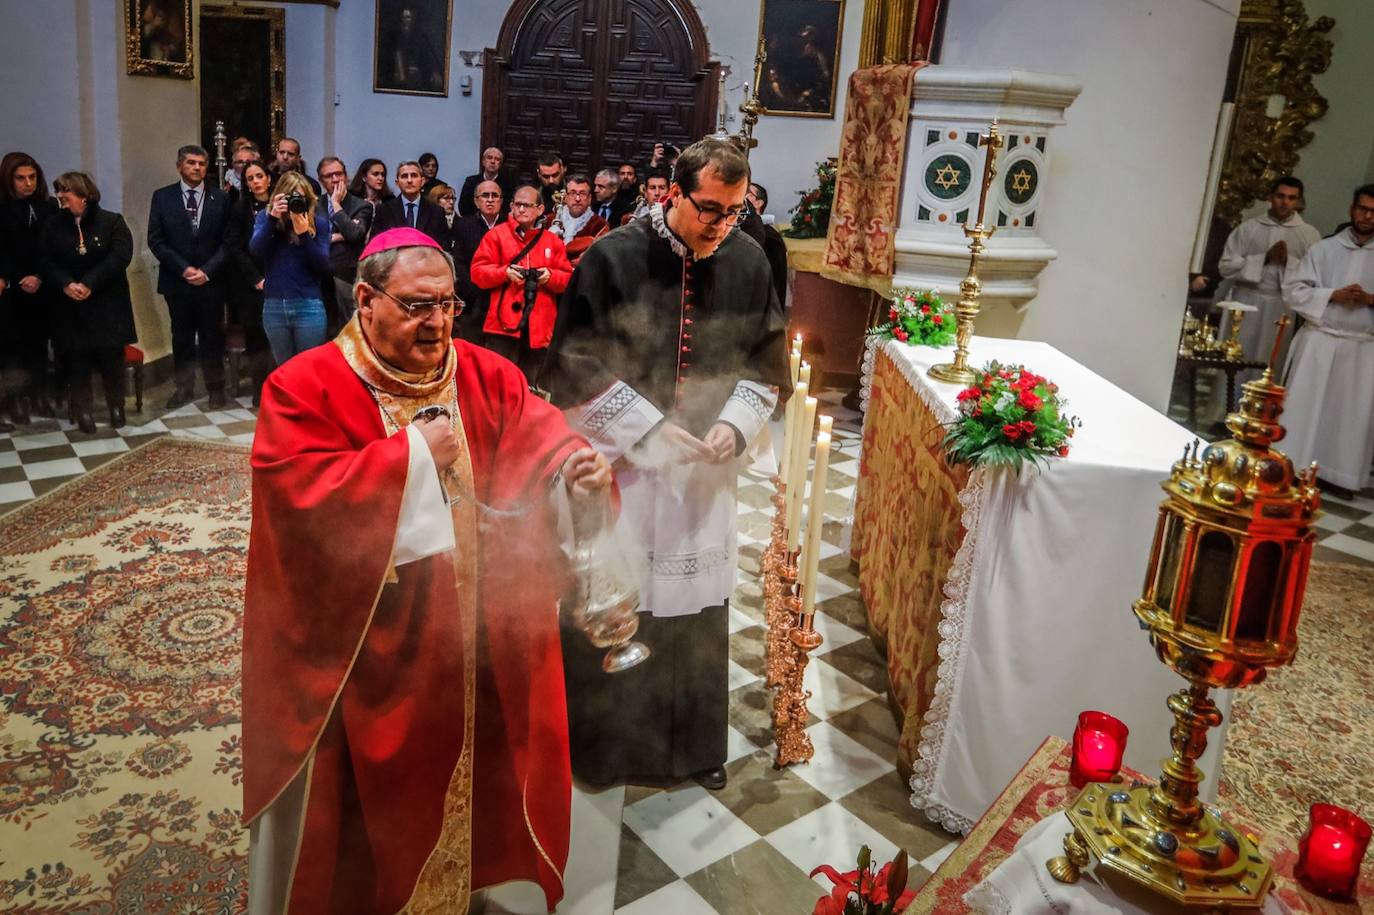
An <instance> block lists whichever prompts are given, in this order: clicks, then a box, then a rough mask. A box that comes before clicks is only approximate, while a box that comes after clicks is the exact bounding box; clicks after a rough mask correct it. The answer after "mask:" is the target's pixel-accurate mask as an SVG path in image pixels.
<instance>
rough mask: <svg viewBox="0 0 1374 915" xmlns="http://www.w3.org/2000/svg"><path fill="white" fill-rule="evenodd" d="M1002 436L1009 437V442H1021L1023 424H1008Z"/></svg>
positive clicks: (1004, 427)
mask: <svg viewBox="0 0 1374 915" xmlns="http://www.w3.org/2000/svg"><path fill="white" fill-rule="evenodd" d="M1002 434H1003V435H1005V436H1006V437H1007V440H1008V441H1012V442H1019V441H1021V424H1020V423H1007V424H1006V425H1005V426H1003V427H1002Z"/></svg>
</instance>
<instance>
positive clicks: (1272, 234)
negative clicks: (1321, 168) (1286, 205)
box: [1217, 213, 1321, 365]
mask: <svg viewBox="0 0 1374 915" xmlns="http://www.w3.org/2000/svg"><path fill="white" fill-rule="evenodd" d="M1320 240H1321V234H1320V233H1318V232H1317V230H1316V229H1314V228H1312V227H1311V226H1310V225H1308V224H1307V223H1305V222H1303V220H1302V217H1301V216H1299V215H1298V214H1296V213H1294V214H1293V215H1292V216H1290V217H1288V218H1287V219H1285V220H1283V221H1282V222H1280V221H1279V220H1277V219H1275V218H1274V217H1273V216H1270V215H1269V214H1268V213H1265V214H1264V215H1263V216H1256V217H1255V218H1254V219H1247V220H1245V221H1244V222H1242V223H1241V224H1240V225H1238V226H1236V228H1235V229H1234V230H1233V231H1232V232H1231V234H1230V236H1229V237H1227V239H1226V247H1225V249H1224V250H1223V251H1222V252H1221V260H1220V261H1219V262H1218V263H1217V269H1218V270H1220V271H1221V275H1222V277H1223V278H1224V279H1227V280H1230V281H1231V284H1230V289H1229V291H1228V292H1226V294H1225V298H1228V299H1232V300H1234V301H1236V302H1244V303H1246V304H1248V305H1254V306H1255V307H1256V308H1258V309H1259V310H1258V311H1256V312H1254V313H1251V314H1247V315H1246V316H1245V319H1244V320H1243V321H1242V322H1241V325H1240V341H1241V344H1242V345H1243V346H1244V347H1245V356H1246V358H1247V359H1259V360H1267V359H1268V358H1269V351H1270V350H1272V349H1273V348H1274V335H1275V333H1276V328H1275V326H1274V324H1275V322H1276V321H1278V319H1279V318H1281V317H1283V289H1282V287H1283V282H1284V278H1285V277H1286V276H1289V275H1291V274H1292V272H1293V271H1294V270H1296V269H1297V268H1298V264H1300V263H1302V258H1303V255H1305V254H1306V253H1307V249H1308V248H1310V247H1312V245H1314V244H1316V243H1317V242H1318V241H1320ZM1278 242H1286V243H1287V245H1288V259H1287V260H1286V261H1285V262H1283V263H1279V264H1270V263H1266V262H1265V261H1266V258H1267V256H1268V254H1269V249H1270V248H1272V247H1273V246H1274V245H1275V244H1277V243H1278ZM1221 320H1222V323H1221V333H1222V339H1225V338H1226V337H1227V336H1229V335H1230V332H1231V312H1230V311H1229V310H1228V311H1226V312H1225V313H1224V314H1223V315H1222V319H1221ZM1278 364H1279V365H1283V355H1282V354H1280V357H1279V361H1278Z"/></svg>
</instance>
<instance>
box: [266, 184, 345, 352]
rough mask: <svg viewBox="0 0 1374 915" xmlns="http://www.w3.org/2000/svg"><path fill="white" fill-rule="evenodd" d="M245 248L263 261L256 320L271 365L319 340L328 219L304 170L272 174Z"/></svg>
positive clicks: (322, 329)
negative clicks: (259, 312)
mask: <svg viewBox="0 0 1374 915" xmlns="http://www.w3.org/2000/svg"><path fill="white" fill-rule="evenodd" d="M248 250H249V252H250V253H251V254H252V255H253V256H254V257H255V258H257V259H258V260H259V261H260V262H261V263H262V265H263V271H262V274H263V275H262V296H263V303H262V325H263V329H264V330H265V331H266V332H267V340H268V342H269V343H270V344H271V346H272V356H273V358H275V359H276V360H277V365H281V364H282V363H283V362H285V361H286V360H288V359H290V358H291V357H292V356H294V355H296V354H297V353H300V352H304V351H305V350H307V349H310V348H311V347H313V346H319V345H320V344H322V343H324V341H325V313H324V301H323V299H321V297H320V284H321V283H322V282H323V281H324V279H325V278H326V277H327V276H328V275H329V219H328V216H327V215H326V213H325V212H324V207H322V206H319V201H318V200H317V199H316V197H315V190H314V188H312V187H311V186H310V182H308V181H306V179H305V176H304V175H302V174H300V173H299V172H286V173H285V174H283V175H282V176H281V177H280V178H278V179H277V185H276V187H274V188H272V200H271V202H270V203H268V204H267V206H266V207H265V208H264V209H263V210H262V211H261V212H260V213H258V215H257V217H256V219H255V220H254V222H253V237H252V238H251V239H249V241H248Z"/></svg>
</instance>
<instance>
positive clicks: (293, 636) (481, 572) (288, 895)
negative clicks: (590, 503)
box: [243, 228, 610, 915]
mask: <svg viewBox="0 0 1374 915" xmlns="http://www.w3.org/2000/svg"><path fill="white" fill-rule="evenodd" d="M355 292H356V295H357V301H358V314H357V315H356V316H355V317H354V319H353V321H352V322H351V323H350V324H349V325H348V326H346V327H345V329H344V331H343V332H342V333H341V334H340V335H339V337H338V338H337V339H336V340H334V341H333V342H332V343H328V344H325V345H324V346H321V347H318V348H315V349H313V350H309V351H307V352H305V353H302V354H301V355H299V356H297V357H295V358H293V359H291V360H290V361H289V362H287V363H286V364H285V365H283V366H282V367H281V368H280V369H278V370H277V371H276V372H275V373H274V374H273V375H272V376H271V378H270V379H269V380H268V382H267V385H266V387H265V389H264V391H263V398H262V411H261V414H260V416H259V420H258V427H257V433H256V436H255V440H254V445H253V455H252V465H253V528H252V540H251V545H250V549H249V557H248V580H247V593H246V597H245V610H244V661H243V705H244V712H243V746H244V820H245V822H247V823H248V824H249V825H250V827H251V829H252V849H251V852H250V875H249V882H250V910H251V911H254V912H257V911H263V912H266V911H272V912H281V911H292V912H340V913H343V912H347V913H350V915H354V913H357V915H367V913H390V912H398V911H402V910H404V911H407V912H433V913H445V915H454V913H458V915H461V913H464V912H466V911H467V908H468V900H469V896H470V894H471V892H472V891H474V890H476V889H480V888H482V887H485V886H491V885H495V884H498V883H503V882H506V881H511V880H532V881H536V882H537V883H538V884H540V886H541V887H542V888H543V890H544V893H545V897H546V900H547V902H548V906H549V908H550V909H552V908H553V906H554V905H555V903H556V902H557V901H558V900H559V898H561V896H562V894H563V890H562V871H563V867H564V865H565V863H566V860H567V854H568V829H569V803H570V791H571V777H570V774H569V767H568V743H567V739H568V738H567V719H566V707H565V702H564V693H563V670H562V663H561V659H560V650H559V634H558V620H557V604H556V601H557V597H558V596H559V594H560V593H561V591H562V590H563V588H564V587H565V586H566V584H567V582H566V581H564V580H563V577H564V575H565V572H564V570H565V569H566V563H565V562H564V561H563V557H562V554H561V552H560V550H559V546H558V540H557V537H556V534H555V525H556V520H555V514H556V513H557V510H558V508H559V507H561V506H564V505H567V504H568V503H567V502H566V501H563V500H564V499H565V496H564V493H566V494H567V496H570V497H571V500H572V504H573V505H574V506H575V505H576V504H577V503H578V502H580V501H582V500H585V499H588V498H600V497H603V493H602V492H599V491H601V490H604V489H605V488H606V487H608V486H609V484H610V468H609V465H608V464H607V463H606V461H605V459H604V458H601V457H599V456H597V455H596V453H595V452H593V451H591V450H590V449H587V448H586V446H585V442H584V441H583V440H582V439H581V438H579V437H578V436H576V435H574V434H573V433H572V432H571V431H570V430H569V429H568V427H567V425H566V424H565V422H564V420H563V418H562V416H561V415H560V414H559V412H558V411H557V410H556V409H554V408H553V407H551V406H549V405H548V404H546V403H545V402H543V401H542V400H540V399H539V398H537V397H534V396H532V395H531V394H530V392H529V389H528V386H527V384H526V382H525V379H524V378H523V377H522V376H521V374H520V372H519V371H518V370H517V369H516V368H515V367H514V366H512V365H511V364H510V363H508V362H506V361H505V360H502V359H500V358H498V357H496V356H493V355H492V354H490V353H488V352H486V351H485V350H482V349H481V348H478V347H474V346H471V345H469V344H467V343H466V342H464V341H461V340H452V339H451V331H452V321H453V311H454V306H455V301H454V290H453V271H452V264H451V262H449V261H448V258H447V255H445V254H444V253H443V252H442V251H440V250H438V248H437V245H435V244H434V242H433V241H432V240H430V239H428V238H425V237H423V236H422V235H421V234H420V233H418V232H415V231H414V230H412V229H404V228H402V229H395V230H392V231H390V232H387V233H383V234H382V235H379V236H378V237H376V238H374V239H373V241H372V243H371V244H370V245H369V246H368V251H366V252H364V256H363V258H362V260H361V261H360V263H359V281H358V284H357V286H356V287H355ZM426 408H431V409H428V410H426ZM433 408H439V409H433ZM417 414H418V416H417Z"/></svg>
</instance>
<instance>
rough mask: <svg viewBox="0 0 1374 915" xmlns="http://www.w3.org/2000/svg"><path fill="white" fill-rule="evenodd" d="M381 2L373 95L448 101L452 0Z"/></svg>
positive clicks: (374, 44) (374, 49)
mask: <svg viewBox="0 0 1374 915" xmlns="http://www.w3.org/2000/svg"><path fill="white" fill-rule="evenodd" d="M376 2H377V8H376V9H377V13H376V19H375V30H374V31H373V33H372V91H373V92H387V93H393V94H396V95H427V96H430V97H432V98H447V97H448V79H449V54H450V53H451V51H452V48H451V44H452V29H453V0H376ZM407 19H408V20H409V21H408V22H407ZM441 23H442V24H441Z"/></svg>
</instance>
